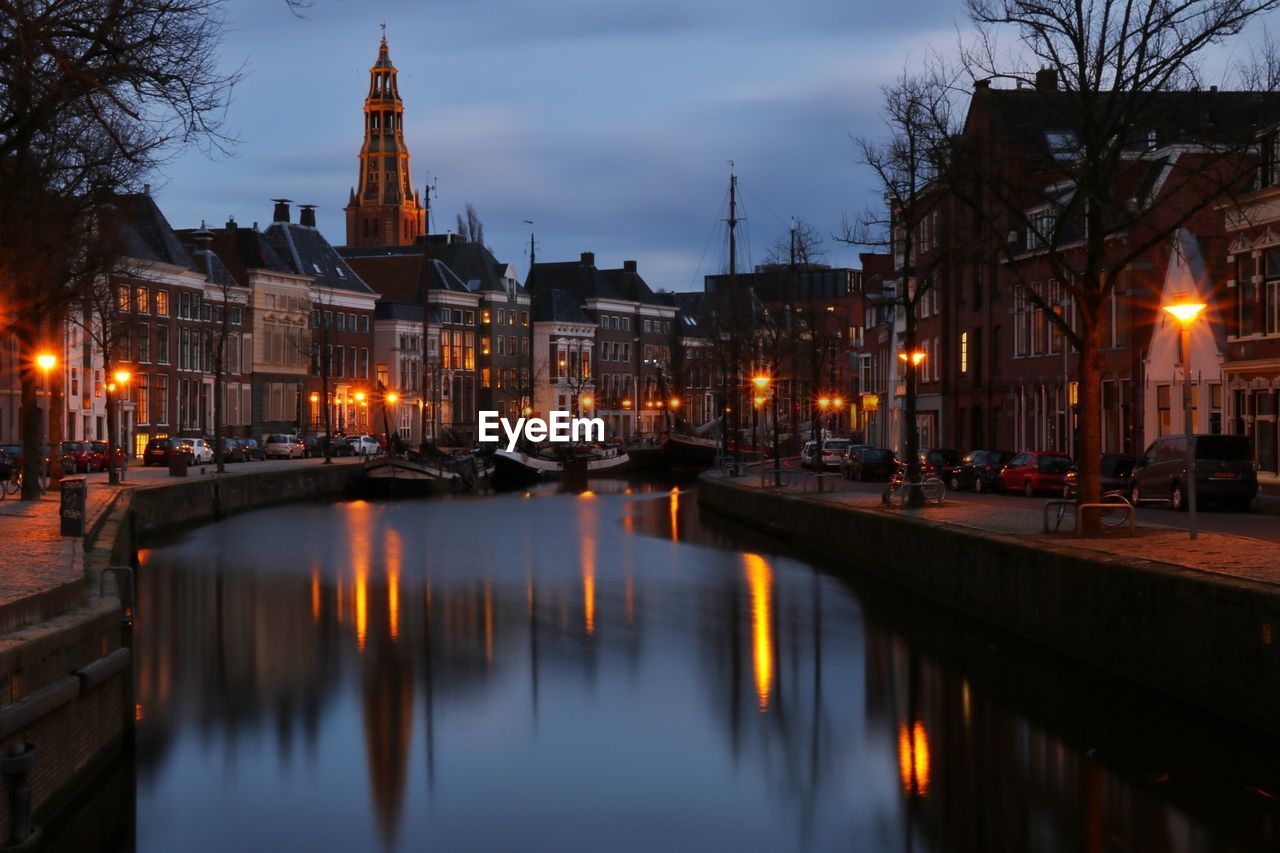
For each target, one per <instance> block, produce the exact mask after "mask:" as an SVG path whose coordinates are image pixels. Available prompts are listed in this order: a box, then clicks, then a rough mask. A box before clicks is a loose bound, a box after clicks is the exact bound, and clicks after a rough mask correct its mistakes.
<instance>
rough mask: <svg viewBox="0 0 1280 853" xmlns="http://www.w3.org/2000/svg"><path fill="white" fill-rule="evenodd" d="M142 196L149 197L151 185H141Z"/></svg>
mask: <svg viewBox="0 0 1280 853" xmlns="http://www.w3.org/2000/svg"><path fill="white" fill-rule="evenodd" d="M142 194H143V195H151V184H143V185H142Z"/></svg>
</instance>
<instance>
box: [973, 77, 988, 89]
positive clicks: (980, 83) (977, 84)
mask: <svg viewBox="0 0 1280 853" xmlns="http://www.w3.org/2000/svg"><path fill="white" fill-rule="evenodd" d="M973 90H974V91H975V92H989V91H991V80H990V78H987V79H984V80H974V81H973Z"/></svg>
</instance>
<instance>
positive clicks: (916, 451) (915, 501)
mask: <svg viewBox="0 0 1280 853" xmlns="http://www.w3.org/2000/svg"><path fill="white" fill-rule="evenodd" d="M904 289H905V288H904ZM907 292H908V293H909V292H910V291H909V290H907ZM904 301H905V302H906V304H905V305H904V310H905V311H906V316H905V317H904V321H905V325H906V335H905V339H904V340H903V346H904V347H905V349H904V352H905V353H906V355H907V358H906V361H905V362H904V364H905V366H906V374H905V382H904V383H903V384H904V386H905V390H906V393H905V394H904V395H903V397H904V400H903V415H902V417H903V424H902V426H903V436H904V437H903V442H902V452H903V453H904V454H906V457H907V458H906V460H905V462H906V466H907V467H906V473H905V474H904V476H905V477H906V481H907V482H908V483H919V482H920V427H919V425H918V424H916V373H917V371H918V370H919V368H920V365H918V364H916V363H915V362H914V359H913V355H914V353H915V351H916V300H915V299H914V298H908V299H906V300H904ZM921 363H923V362H921ZM923 504H924V494H923V493H922V492H921V490H920V489H919V488H918V487H916V486H912V487H910V488H909V489H908V491H907V505H908V506H922V505H923Z"/></svg>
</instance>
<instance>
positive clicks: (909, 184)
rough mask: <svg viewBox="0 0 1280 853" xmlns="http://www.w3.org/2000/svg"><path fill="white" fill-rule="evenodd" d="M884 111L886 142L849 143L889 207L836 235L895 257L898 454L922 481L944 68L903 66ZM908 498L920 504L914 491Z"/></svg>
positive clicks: (949, 125) (947, 112) (949, 130)
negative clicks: (919, 327)
mask: <svg viewBox="0 0 1280 853" xmlns="http://www.w3.org/2000/svg"><path fill="white" fill-rule="evenodd" d="M881 91H882V94H883V98H884V106H883V115H884V121H885V125H886V126H887V130H888V137H887V139H884V140H882V141H881V140H874V139H869V138H859V139H856V140H855V144H856V146H857V148H858V152H859V155H860V157H861V160H862V162H863V164H864V165H866V166H867V167H869V168H870V169H871V171H872V172H873V173H874V174H875V177H876V183H877V189H878V190H880V191H881V193H882V194H883V197H884V200H885V204H886V206H887V209H886V210H885V211H884V212H883V213H881V212H871V213H867V214H865V215H864V216H863V217H862V218H861V219H860V220H859V221H858V222H855V223H846V225H845V228H844V235H843V236H842V237H841V240H842V241H843V242H846V243H851V244H856V245H863V246H879V247H885V248H888V249H890V251H891V252H892V254H893V255H894V256H895V268H896V272H897V277H898V282H897V285H896V286H897V293H896V294H895V298H896V301H897V303H898V304H899V305H900V306H901V309H902V318H903V349H902V354H904V355H905V356H906V358H905V360H904V362H903V365H902V367H903V371H904V375H903V384H904V388H905V394H904V397H903V404H904V405H903V408H904V412H903V428H904V429H903V453H904V455H905V456H906V460H905V461H906V469H907V470H906V476H907V481H908V482H909V483H917V482H919V481H920V430H919V426H918V424H917V423H916V394H917V380H918V373H919V371H918V369H917V368H918V359H917V358H916V356H915V354H916V353H917V352H918V351H919V342H918V338H917V331H916V319H917V314H918V312H919V309H920V304H921V302H922V301H923V300H924V299H925V298H926V297H927V296H928V295H929V292H930V291H931V290H932V289H933V287H934V286H935V282H936V274H937V271H936V269H935V267H936V264H937V260H938V258H939V254H938V250H939V249H940V247H941V246H940V243H937V242H935V235H934V234H931V233H930V230H929V227H930V225H932V224H933V223H934V222H936V221H937V220H938V218H939V217H936V216H935V213H936V212H938V211H939V207H940V204H941V202H942V199H943V194H942V192H941V188H940V187H939V184H938V177H939V167H940V165H941V164H943V163H944V162H945V158H946V157H947V154H948V146H949V141H950V138H951V136H952V135H953V134H954V133H955V131H956V128H955V122H954V119H953V117H952V105H951V97H952V89H951V86H950V80H949V77H948V71H947V70H946V68H945V67H944V66H942V65H941V64H938V63H934V64H932V65H931V66H930V67H928V68H926V69H925V70H924V71H922V72H919V73H911V72H909V71H904V72H903V73H902V74H901V75H900V76H899V77H898V79H897V80H896V81H894V83H893V84H892V85H888V86H885V87H884V88H883V89H882V90H881ZM908 501H909V503H911V504H915V505H918V504H919V503H921V502H922V495H921V493H920V490H919V489H916V488H913V489H911V491H910V492H909V494H908Z"/></svg>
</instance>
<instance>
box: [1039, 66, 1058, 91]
mask: <svg viewBox="0 0 1280 853" xmlns="http://www.w3.org/2000/svg"><path fill="white" fill-rule="evenodd" d="M1036 91H1037V92H1056V91H1058V72H1057V70H1056V69H1053V68H1041V69H1040V70H1039V71H1037V72H1036Z"/></svg>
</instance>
